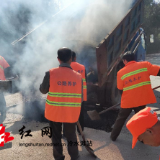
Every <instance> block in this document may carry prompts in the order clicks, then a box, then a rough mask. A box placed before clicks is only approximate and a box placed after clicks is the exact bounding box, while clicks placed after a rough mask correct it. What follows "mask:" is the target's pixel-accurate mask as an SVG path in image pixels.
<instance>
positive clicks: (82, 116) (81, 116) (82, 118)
mask: <svg viewBox="0 0 160 160" xmlns="http://www.w3.org/2000/svg"><path fill="white" fill-rule="evenodd" d="M84 107H85V102H84V101H83V102H82V104H81V113H80V116H79V123H80V125H81V128H82V131H83V130H84V110H85V109H84ZM77 131H78V133H80V131H79V129H78V126H77Z"/></svg>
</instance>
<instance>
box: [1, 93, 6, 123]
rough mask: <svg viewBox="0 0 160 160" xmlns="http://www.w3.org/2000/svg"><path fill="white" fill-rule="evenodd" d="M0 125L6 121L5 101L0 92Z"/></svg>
mask: <svg viewBox="0 0 160 160" xmlns="http://www.w3.org/2000/svg"><path fill="white" fill-rule="evenodd" d="M0 113H1V115H0V124H2V123H3V121H4V120H5V119H6V101H5V98H4V95H3V93H2V92H0Z"/></svg>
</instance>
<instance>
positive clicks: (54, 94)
mask: <svg viewBox="0 0 160 160" xmlns="http://www.w3.org/2000/svg"><path fill="white" fill-rule="evenodd" d="M48 95H49V96H51V97H70V98H81V94H78V93H59V92H49V93H48Z"/></svg>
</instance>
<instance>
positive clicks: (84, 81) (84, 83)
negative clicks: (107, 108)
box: [82, 78, 87, 89]
mask: <svg viewBox="0 0 160 160" xmlns="http://www.w3.org/2000/svg"><path fill="white" fill-rule="evenodd" d="M82 80H83V89H87V86H86V79H85V78H82Z"/></svg>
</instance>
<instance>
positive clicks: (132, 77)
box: [111, 52, 160, 141]
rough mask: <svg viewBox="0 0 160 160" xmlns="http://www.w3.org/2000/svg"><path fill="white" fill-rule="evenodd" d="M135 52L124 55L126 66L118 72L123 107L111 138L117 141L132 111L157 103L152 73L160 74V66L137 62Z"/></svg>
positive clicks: (118, 86) (118, 85)
mask: <svg viewBox="0 0 160 160" xmlns="http://www.w3.org/2000/svg"><path fill="white" fill-rule="evenodd" d="M134 59H135V58H134V54H133V53H131V52H127V53H125V54H124V55H123V58H122V60H123V63H124V64H125V67H123V68H122V69H121V70H119V71H118V73H117V88H118V89H119V90H120V92H121V95H122V97H121V108H120V111H119V114H118V117H117V119H116V122H115V124H114V127H113V130H112V133H111V139H112V141H115V140H116V139H117V137H118V136H119V134H120V132H121V129H122V127H123V125H124V123H125V121H126V119H127V118H128V116H129V115H130V113H131V112H132V110H134V111H135V113H137V112H139V111H140V110H142V109H144V108H145V107H146V105H147V104H149V103H156V97H155V95H154V92H153V90H152V88H151V82H150V75H153V76H160V67H159V66H157V65H152V64H151V63H149V62H147V61H143V62H142V61H141V62H136V61H135V60H134Z"/></svg>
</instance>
